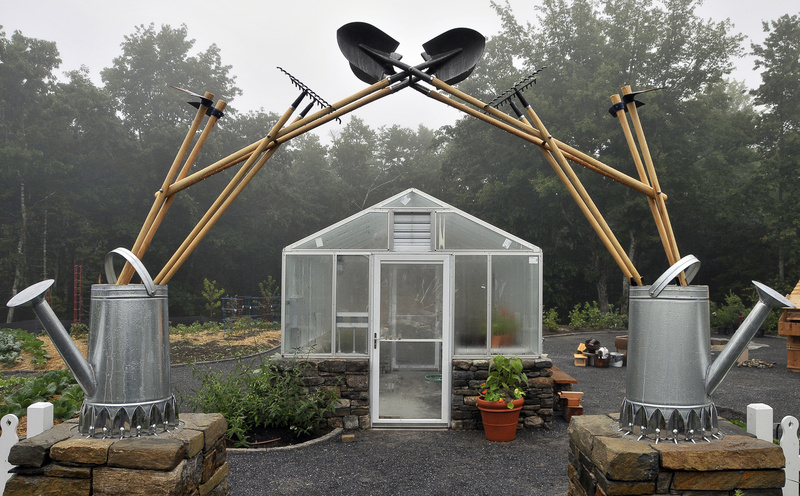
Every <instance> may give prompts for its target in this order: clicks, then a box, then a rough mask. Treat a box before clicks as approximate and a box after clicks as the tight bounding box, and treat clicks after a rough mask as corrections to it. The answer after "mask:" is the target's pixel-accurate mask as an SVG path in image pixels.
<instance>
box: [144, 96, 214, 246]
mask: <svg viewBox="0 0 800 496" xmlns="http://www.w3.org/2000/svg"><path fill="white" fill-rule="evenodd" d="M226 106H227V103H226V102H224V101H222V100H220V101H218V102H217V104H216V105H215V106H214V108H215V109H216V110H217V111H218V112H215V113H214V114H212V115H211V116H210V117H209V119H208V123H206V127H205V128H203V132H202V134H201V135H200V138H199V139H198V140H197V143H195V146H194V148H193V149H192V153H191V154H190V155H189V158H188V159H186V162H185V163H184V164H183V168H181V171H180V172H179V173H178V177H177V178H176V181H180V180H181V179H183V178H184V177H186V175H187V174H188V173H189V169H191V168H192V165H193V164H194V161H195V160H196V159H197V155H198V154H199V153H200V150H201V149H202V148H203V145H204V144H205V142H206V139H208V135H209V133H210V132H211V130H212V129H213V128H214V125H215V124H216V123H217V121H218V120H219V117H220V116H221V115H222V111H223V110H225V107H226ZM174 200H175V195H174V194H173V195H168V196H167V199H166V200H165V201H164V204H163V205H162V207H161V209H160V210H159V212H158V215H157V216H156V219H155V221H154V222H153V225H152V226H151V227H150V229H149V231H148V232H147V236H146V237H145V240H144V242H143V243H142V247H141V249H140V253H139V254H137V257H139V258H141V257H142V256H143V255H144V252H145V251H146V250H147V248H149V247H150V242H151V241H153V236H155V233H156V231H157V230H158V228H159V226H160V225H161V222H162V221H163V220H164V216H165V215H166V214H167V210H169V207H170V206H171V205H172V202H173V201H174Z"/></svg>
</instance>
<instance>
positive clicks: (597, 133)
mask: <svg viewBox="0 0 800 496" xmlns="http://www.w3.org/2000/svg"><path fill="white" fill-rule="evenodd" d="M697 4H698V2H697V0H667V1H664V2H660V3H658V2H656V3H654V2H640V1H634V0H616V1H610V0H609V1H606V2H599V1H593V0H545V1H544V5H543V8H540V9H538V12H540V14H539V15H538V22H536V23H531V24H526V25H521V24H520V23H519V22H518V21H517V20H516V18H515V16H514V12H512V11H511V9H510V8H509V7H508V6H507V5H506V6H503V5H495V10H496V12H497V15H498V16H499V17H500V18H501V20H502V23H503V29H502V31H501V32H500V33H499V34H498V35H496V36H494V37H491V38H489V39H488V40H487V44H486V50H485V53H484V55H483V58H482V59H481V61H480V62H479V63H478V65H477V67H476V69H475V71H474V72H473V74H472V75H471V76H470V77H469V78H468V79H466V80H465V81H463V82H462V83H460V84H459V86H458V88H459V89H460V90H462V91H465V92H467V93H469V94H471V95H473V96H475V97H477V98H479V99H481V100H482V101H490V100H492V99H493V98H494V96H496V95H497V94H499V93H501V92H503V91H504V90H506V89H507V88H509V87H511V86H512V85H513V84H514V83H515V82H517V81H519V80H520V79H521V78H523V77H524V76H525V75H527V74H530V73H532V72H534V71H536V70H539V69H542V68H543V67H544V69H543V70H542V71H541V72H540V73H539V74H538V76H537V82H536V84H535V85H533V86H532V87H531V88H530V89H528V90H526V96H527V98H528V100H529V101H530V102H531V105H532V106H533V108H534V109H535V110H536V112H537V114H538V115H539V116H540V117H541V118H542V120H543V121H544V122H545V124H546V125H547V128H548V130H549V131H550V133H552V134H553V135H554V136H555V137H556V138H558V139H559V140H561V141H562V142H565V143H569V144H570V145H572V146H574V147H575V148H578V149H579V150H581V151H584V152H586V153H589V154H591V155H593V156H595V157H597V158H598V159H600V160H601V161H603V162H604V163H606V164H608V165H610V166H612V167H615V168H617V169H619V170H620V171H623V172H625V173H626V174H628V175H631V176H635V168H634V165H633V161H632V159H631V155H630V152H629V150H628V147H627V144H626V142H625V139H624V137H623V135H622V132H621V130H620V125H619V122H618V121H617V120H616V119H615V118H612V117H611V116H609V113H608V109H609V107H610V106H611V101H610V99H609V97H610V95H612V94H615V93H619V91H620V87H621V86H623V85H626V84H627V85H631V86H632V87H633V88H634V89H649V88H660V89H659V90H658V91H653V92H650V93H647V94H646V95H641V96H640V99H641V100H642V101H644V102H645V103H646V106H644V107H642V108H641V110H640V115H641V116H642V121H643V126H644V128H645V134H646V136H647V143H648V146H649V149H650V152H651V154H652V156H653V161H654V163H655V166H656V169H657V171H658V177H659V180H660V183H661V187H662V189H663V190H664V192H665V193H666V194H667V195H668V197H669V200H668V208H669V215H670V218H671V220H672V225H673V228H674V230H675V237H676V239H677V243H678V247H679V249H680V250H681V254H682V255H686V254H690V253H691V254H693V255H695V256H697V257H698V258H699V259H700V261H701V262H702V267H701V269H700V272H699V273H698V275H697V278H696V279H695V281H694V283H696V284H708V285H709V286H710V289H711V296H712V299H713V300H715V301H722V300H724V298H725V296H726V295H728V294H742V295H745V296H747V297H752V290H751V284H750V281H751V280H753V279H755V280H759V281H762V282H764V283H767V284H769V285H771V286H773V287H775V288H776V289H777V290H779V291H781V292H783V293H786V292H788V291H789V290H790V289H791V287H793V286H794V285H795V284H796V283H797V280H798V278H800V263H799V262H798V260H799V259H800V238H799V237H798V232H800V133H798V131H800V18H799V17H798V15H784V16H782V17H780V18H778V19H775V20H772V21H770V22H768V23H765V24H764V29H765V31H766V33H767V36H766V40H765V42H764V43H763V44H761V45H756V44H749V43H747V42H746V40H745V39H744V37H743V36H742V35H740V34H738V33H736V32H735V31H734V30H733V29H732V26H731V25H730V23H729V22H727V21H724V22H714V21H711V20H704V19H701V18H699V17H698V16H697V15H696V14H695V12H694V9H695V7H696V6H697ZM531 8H533V7H531ZM577 27H580V28H579V29H578V28H577ZM745 53H752V54H753V55H754V56H755V58H756V67H755V68H754V70H756V71H758V72H759V73H760V76H761V84H760V85H759V86H758V87H757V88H747V87H745V86H744V84H743V83H741V82H736V81H732V80H730V78H729V75H730V73H731V71H732V69H733V61H734V60H735V59H736V58H737V57H740V56H742V55H743V54H745ZM222 55H223V54H221V53H220V50H219V49H218V48H217V47H216V45H211V46H209V47H196V46H195V42H194V40H192V39H191V37H190V33H189V32H188V30H187V28H186V27H185V26H180V27H174V26H166V25H165V26H159V27H156V26H154V25H149V26H139V27H138V28H136V30H135V32H134V33H132V34H130V35H128V36H125V38H124V42H123V43H122V45H121V54H120V55H119V56H118V57H117V58H115V59H114V60H113V63H112V66H110V67H107V68H105V69H103V70H102V72H101V79H102V83H103V84H102V86H97V85H96V84H94V83H93V82H92V81H91V80H90V78H89V76H88V71H87V70H85V69H84V70H77V71H71V72H68V73H66V74H63V75H62V74H61V73H59V72H58V67H59V64H60V60H59V54H58V48H57V46H56V43H55V42H52V41H47V40H40V39H33V38H28V37H25V36H24V33H21V32H18V31H14V32H13V33H10V34H9V33H6V32H4V31H2V29H0V181H1V183H0V184H2V187H0V205H2V207H0V232H1V233H2V235H1V237H0V288H2V291H0V296H3V297H4V298H5V300H3V301H6V300H7V299H8V298H10V297H11V296H12V295H13V294H16V292H19V291H21V290H22V289H24V288H25V287H27V286H28V285H30V284H33V283H35V282H38V281H39V280H42V279H46V278H52V279H55V281H56V282H55V285H54V287H53V292H52V303H51V304H52V306H53V307H54V309H56V311H57V312H58V313H59V315H60V316H62V317H63V318H71V316H72V308H73V285H74V278H73V272H74V268H75V266H77V265H80V266H82V267H83V284H84V286H85V289H84V290H83V293H84V297H85V298H87V303H84V305H85V308H88V287H89V285H91V284H92V283H96V282H98V281H100V280H102V281H103V282H105V280H104V279H105V278H104V276H101V274H102V273H103V258H104V257H105V255H106V253H107V252H108V251H110V250H111V249H113V248H116V247H118V246H123V247H128V248H130V247H131V245H132V243H133V240H134V239H135V238H136V235H137V234H138V232H139V228H140V227H141V224H142V222H143V220H144V218H145V216H146V215H147V212H148V210H149V208H150V205H151V204H152V199H153V194H154V192H155V191H156V190H157V189H158V188H159V187H160V186H161V183H162V182H163V178H164V175H165V174H166V171H167V170H168V169H169V165H170V164H171V163H172V161H173V159H174V157H175V152H176V150H177V149H178V147H179V146H180V143H181V141H182V140H183V137H184V135H185V134H186V131H187V129H188V124H189V122H190V121H191V118H192V116H193V114H194V109H192V108H191V107H188V106H187V105H185V104H183V103H182V102H183V101H184V98H183V96H185V95H180V94H178V93H176V92H175V91H174V90H172V89H171V88H169V86H170V85H175V86H180V87H183V88H188V89H192V90H194V91H198V90H207V91H211V92H212V93H214V94H215V95H217V98H223V99H224V100H226V101H227V102H229V106H228V108H227V109H226V110H225V113H226V115H225V117H224V118H223V120H221V121H220V124H219V126H218V127H217V128H216V129H215V130H214V131H213V133H212V134H211V135H210V137H209V140H208V142H207V143H206V145H205V146H204V148H203V151H202V153H201V154H200V156H199V158H198V160H197V164H198V166H205V165H208V164H209V163H212V162H214V161H216V160H217V159H218V158H220V157H224V156H227V155H228V154H230V153H232V152H234V151H236V150H238V149H240V148H241V147H243V146H245V145H248V144H250V143H253V142H255V141H257V140H259V139H261V138H263V136H264V135H265V134H266V133H267V132H268V130H269V129H270V128H271V127H272V126H273V125H274V123H275V122H276V121H277V119H278V117H279V114H278V113H276V112H271V111H258V112H247V113H244V112H238V111H237V110H236V97H237V96H239V95H241V90H240V89H239V88H237V87H236V78H235V71H236V69H235V68H234V67H231V66H229V65H225V64H224V63H223V56H222ZM354 84H355V78H354ZM200 92H202V91H200ZM278 110H280V111H282V110H283V109H276V111H278ZM502 110H506V111H509V113H510V109H509V108H504V109H502ZM345 122H346V125H344V126H343V127H342V128H341V130H340V131H338V132H336V133H333V134H332V137H331V139H330V142H323V141H321V140H320V138H319V137H318V136H317V135H315V134H312V133H307V134H304V135H302V136H300V137H297V138H295V139H293V140H291V141H289V142H288V143H286V144H285V145H284V146H282V147H281V149H280V150H279V151H278V152H277V153H276V154H275V155H274V157H273V158H272V159H271V160H270V161H269V162H268V163H267V165H266V166H265V168H264V169H263V170H262V171H261V172H260V174H259V175H258V176H257V177H256V179H255V180H254V181H253V182H252V183H251V184H250V185H249V186H248V188H247V189H246V190H245V191H244V193H243V194H242V196H241V197H239V199H238V200H237V201H236V202H234V203H233V205H232V207H231V208H230V209H229V210H228V211H227V212H226V213H225V215H224V216H223V218H222V220H221V221H220V222H219V223H218V224H217V225H216V226H215V227H214V228H213V229H212V230H211V232H210V234H209V235H208V236H207V237H206V239H205V240H204V241H203V242H202V243H201V244H200V246H199V248H198V249H197V250H196V251H195V252H194V253H193V255H192V256H191V257H190V258H189V260H188V261H187V263H186V264H185V265H184V266H183V267H182V268H181V270H180V271H179V272H178V274H177V275H176V276H175V277H174V278H173V279H172V280H171V281H170V283H169V286H170V288H169V291H170V312H171V315H175V316H177V315H198V314H200V313H201V311H202V305H203V301H202V296H201V292H202V290H203V281H204V279H209V280H215V281H216V282H217V285H218V286H219V287H222V288H224V289H225V290H226V292H227V294H228V295H230V296H233V295H258V291H259V289H258V284H259V282H262V281H265V280H266V279H267V278H268V277H270V276H272V277H273V278H274V279H278V280H279V279H280V272H281V256H280V255H281V249H282V248H283V247H284V246H286V245H288V244H290V243H292V242H294V241H297V240H299V239H301V238H303V237H305V236H308V235H309V234H312V233H313V232H316V231H318V230H320V229H323V228H325V227H327V226H329V225H331V224H333V223H335V222H338V221H339V220H341V219H343V218H345V217H347V216H349V215H351V214H353V213H356V212H358V211H360V210H362V209H364V208H367V207H369V206H371V205H373V204H375V203H377V202H379V201H381V200H383V199H385V198H388V197H389V196H391V195H393V194H395V193H397V192H399V191H402V190H403V189H406V188H409V187H415V188H418V189H420V190H422V191H425V192H426V193H429V194H431V195H433V196H435V197H437V198H440V199H442V200H443V201H446V202H448V203H450V204H452V205H454V206H456V207H458V208H461V209H463V210H465V211H467V212H468V213H470V214H472V215H475V216H477V217H479V218H481V219H483V220H485V221H487V222H489V223H491V224H494V225H496V226H498V227H500V228H502V229H504V230H506V231H509V232H510V233H512V234H514V235H516V236H519V237H521V238H523V239H525V240H527V241H530V242H532V243H534V244H536V245H538V246H540V247H541V248H542V249H543V252H544V261H545V264H544V274H545V275H544V287H545V296H544V301H545V307H546V308H556V309H558V311H559V313H560V314H561V315H562V316H563V315H566V313H567V312H568V311H569V310H570V309H571V308H572V307H573V306H574V305H575V304H577V303H580V302H585V301H598V302H599V304H600V306H601V308H606V307H607V305H609V304H612V305H615V306H624V304H625V300H626V298H625V294H626V293H625V292H626V284H627V282H626V281H625V280H624V278H623V277H622V275H621V273H620V271H619V269H618V268H617V266H616V264H615V263H614V261H613V260H612V258H611V257H610V255H609V254H608V253H607V251H606V250H605V248H604V246H603V245H602V243H601V242H600V240H599V239H598V238H597V236H596V235H595V233H594V232H593V231H592V229H591V227H590V226H589V223H588V222H586V220H585V219H584V217H583V216H582V215H581V213H580V211H579V210H578V208H577V207H576V205H575V203H574V202H573V200H572V199H571V198H570V196H569V195H568V194H567V192H566V190H565V189H564V187H563V185H562V184H561V183H560V182H559V181H558V178H557V177H556V175H555V174H554V173H553V171H552V170H551V169H550V167H549V165H548V164H547V162H545V161H544V160H543V159H542V158H541V154H540V153H539V151H538V150H537V149H536V146H535V145H532V144H530V143H526V142H524V141H522V140H520V139H519V138H518V137H515V136H513V135H511V134H508V133H505V132H503V131H502V130H499V129H496V128H494V127H493V126H489V125H487V124H486V123H483V122H481V121H479V120H477V119H475V118H472V117H468V116H465V117H463V118H461V119H459V120H458V121H457V122H456V123H455V124H454V125H451V126H444V127H442V128H439V129H428V128H426V127H424V126H420V127H419V128H417V129H408V128H404V127H400V126H391V127H379V128H373V127H370V126H369V125H368V124H366V123H365V122H364V121H363V120H361V119H359V118H358V115H357V112H356V113H355V114H353V115H352V116H350V117H347V120H346V121H345ZM577 169H582V168H581V167H576V170H577ZM577 172H578V174H579V176H580V178H581V181H582V182H583V184H584V185H585V186H586V189H587V190H588V191H589V192H590V193H591V195H592V198H593V199H594V201H595V203H596V204H597V205H598V208H599V209H600V211H601V212H603V214H604V216H605V218H606V219H607V221H608V223H609V225H610V226H611V227H612V229H613V231H614V233H615V234H616V236H617V237H618V238H619V240H620V242H621V244H622V246H623V247H624V249H625V250H626V251H627V253H628V254H629V256H630V258H631V259H632V260H633V261H634V264H635V265H636V267H637V268H638V270H639V272H640V273H641V274H642V275H643V278H644V280H645V283H646V284H647V283H652V282H653V281H654V280H655V279H656V278H657V277H658V276H659V275H660V274H661V273H662V272H663V271H664V270H666V268H667V267H668V262H667V260H666V256H665V255H664V250H663V248H662V247H661V242H660V240H659V238H658V233H657V230H656V227H655V225H654V222H653V218H652V215H651V213H650V210H649V208H648V205H647V201H646V199H645V198H644V197H643V196H642V195H640V194H639V193H636V192H634V191H632V190H629V189H627V188H625V187H623V186H621V185H619V184H618V183H615V182H614V181H611V180H609V179H607V178H605V177H603V176H600V175H598V174H596V173H594V172H591V171H586V170H577ZM231 173H232V172H229V173H226V174H219V175H217V176H214V177H212V178H210V179H208V180H206V181H204V182H202V183H200V184H199V185H197V186H195V187H192V188H190V189H187V190H185V191H183V192H181V193H180V194H179V195H177V196H176V200H175V202H174V203H173V205H172V207H171V209H170V211H169V213H168V215H167V217H166V218H165V220H164V224H163V225H162V226H161V228H160V230H159V231H158V234H157V235H156V237H155V239H154V241H153V243H152V245H151V246H150V248H149V250H148V252H147V253H146V255H145V257H144V260H143V261H144V263H145V266H147V267H148V269H149V270H150V271H151V272H158V269H159V268H160V267H162V266H163V265H164V263H165V262H166V261H167V259H168V258H169V257H170V255H171V254H172V253H173V252H174V250H175V249H176V248H177V246H179V245H180V243H181V242H182V241H183V239H184V237H185V236H186V235H187V234H188V233H189V232H190V231H191V229H192V227H193V226H194V225H195V224H196V223H197V221H198V220H199V218H200V217H201V216H202V215H203V213H205V210H206V208H207V207H208V206H209V205H210V204H211V202H212V201H213V199H214V198H215V197H216V195H217V194H218V193H219V191H220V190H221V188H222V186H223V185H224V183H226V182H227V180H228V178H229V177H230V174H231ZM9 317H11V318H14V319H16V320H19V319H25V318H31V315H30V313H29V312H28V311H27V310H25V309H17V314H16V315H9Z"/></svg>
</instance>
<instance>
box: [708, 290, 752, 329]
mask: <svg viewBox="0 0 800 496" xmlns="http://www.w3.org/2000/svg"><path fill="white" fill-rule="evenodd" d="M710 306H711V327H712V328H714V329H718V330H724V329H736V328H738V327H739V316H740V315H741V316H745V315H747V313H749V310H748V309H747V307H746V306H745V304H744V302H743V301H742V298H741V297H740V296H739V295H736V294H733V293H732V292H731V293H728V294H727V295H726V296H725V303H723V304H722V305H718V304H716V303H714V302H712V303H711V305H710Z"/></svg>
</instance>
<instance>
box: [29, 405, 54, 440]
mask: <svg viewBox="0 0 800 496" xmlns="http://www.w3.org/2000/svg"><path fill="white" fill-rule="evenodd" d="M52 428H53V404H52V403H48V402H46V401H40V402H38V403H34V404H32V405H31V406H29V407H28V439H30V438H32V437H33V436H36V435H38V434H41V433H42V432H44V431H46V430H48V429H52Z"/></svg>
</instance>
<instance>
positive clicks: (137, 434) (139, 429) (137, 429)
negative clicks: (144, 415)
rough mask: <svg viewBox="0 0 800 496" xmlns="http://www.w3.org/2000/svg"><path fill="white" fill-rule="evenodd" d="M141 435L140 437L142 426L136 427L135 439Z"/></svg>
mask: <svg viewBox="0 0 800 496" xmlns="http://www.w3.org/2000/svg"><path fill="white" fill-rule="evenodd" d="M141 435H142V426H141V425H137V426H136V437H140V436H141Z"/></svg>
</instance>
